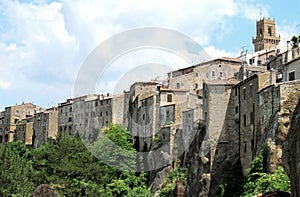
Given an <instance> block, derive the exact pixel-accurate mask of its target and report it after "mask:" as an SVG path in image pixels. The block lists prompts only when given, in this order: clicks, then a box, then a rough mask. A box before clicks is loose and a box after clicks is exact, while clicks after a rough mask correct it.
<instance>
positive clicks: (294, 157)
mask: <svg viewBox="0 0 300 197" xmlns="http://www.w3.org/2000/svg"><path fill="white" fill-rule="evenodd" d="M299 131H300V100H299V102H298V105H297V107H296V109H295V111H294V113H293V115H292V121H291V124H290V129H289V132H288V135H287V139H286V141H285V143H284V144H283V161H282V162H283V165H284V168H285V170H286V172H287V174H288V176H289V177H290V181H291V192H292V196H293V197H297V196H299V195H300V176H299V175H300V151H299V150H300V132H299Z"/></svg>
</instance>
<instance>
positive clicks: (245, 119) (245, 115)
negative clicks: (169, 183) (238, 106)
mask: <svg viewBox="0 0 300 197" xmlns="http://www.w3.org/2000/svg"><path fill="white" fill-rule="evenodd" d="M244 127H246V114H244Z"/></svg>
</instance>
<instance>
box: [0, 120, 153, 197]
mask: <svg viewBox="0 0 300 197" xmlns="http://www.w3.org/2000/svg"><path fill="white" fill-rule="evenodd" d="M104 132H105V133H106V135H107V136H108V137H109V138H110V140H111V141H113V142H114V143H116V144H118V145H120V146H121V147H123V148H126V149H127V150H130V151H134V149H133V146H132V143H131V142H130V137H128V134H127V133H126V131H125V130H124V129H123V128H122V127H121V126H118V125H110V126H109V127H108V129H107V130H105V131H104ZM99 141H101V139H99V140H98V141H97V142H96V145H95V148H96V147H98V148H99V144H100V145H101V146H100V147H102V148H103V143H102V144H101V143H100V142H99ZM104 145H105V144H104ZM118 162H121V161H118ZM0 163H1V166H0V173H1V174H0V184H1V190H0V196H31V194H32V193H33V191H34V190H35V188H37V187H38V186H39V185H43V184H47V185H49V186H51V187H52V188H54V189H55V190H56V191H57V192H58V193H59V194H60V195H61V196H120V195H121V196H129V197H131V196H150V194H151V193H150V191H149V190H148V188H147V187H146V183H145V182H146V179H145V173H140V174H139V175H136V174H135V173H133V172H129V171H121V170H118V169H114V168H112V167H110V166H108V165H106V164H104V163H102V162H100V161H99V160H98V159H96V158H95V157H94V156H93V155H92V154H91V153H90V152H89V151H88V150H87V148H86V147H85V145H84V144H83V143H82V141H81V139H80V138H79V136H75V137H70V136H65V135H61V136H58V139H57V140H56V141H52V142H48V143H45V144H43V145H42V146H40V147H39V148H37V149H32V148H30V147H26V146H25V145H24V144H23V143H22V142H12V143H7V144H4V145H0Z"/></svg>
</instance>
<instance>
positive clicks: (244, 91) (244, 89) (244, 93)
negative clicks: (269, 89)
mask: <svg viewBox="0 0 300 197" xmlns="http://www.w3.org/2000/svg"><path fill="white" fill-rule="evenodd" d="M243 97H244V100H246V88H245V87H244V88H243Z"/></svg>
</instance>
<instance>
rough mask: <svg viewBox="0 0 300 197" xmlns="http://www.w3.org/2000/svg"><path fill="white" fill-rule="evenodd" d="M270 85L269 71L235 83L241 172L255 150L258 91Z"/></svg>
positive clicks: (245, 168)
mask: <svg viewBox="0 0 300 197" xmlns="http://www.w3.org/2000/svg"><path fill="white" fill-rule="evenodd" d="M269 85H270V72H266V73H262V74H255V75H252V76H251V77H248V78H247V79H245V80H243V81H241V82H240V83H238V84H237V85H235V88H236V89H237V90H236V91H237V92H238V104H237V106H238V110H239V122H240V125H239V132H240V147H239V148H240V158H241V164H242V167H243V173H244V174H245V175H246V170H247V169H248V168H249V167H250V164H251V161H252V159H253V158H254V157H255V152H256V149H255V148H256V141H255V139H256V132H257V123H258V121H259V119H258V115H257V114H258V111H259V105H258V103H259V97H258V94H257V93H258V92H259V91H260V90H262V89H263V88H265V87H267V86H269Z"/></svg>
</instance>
